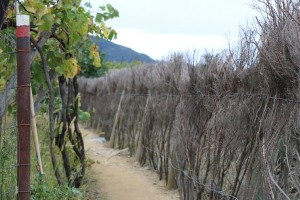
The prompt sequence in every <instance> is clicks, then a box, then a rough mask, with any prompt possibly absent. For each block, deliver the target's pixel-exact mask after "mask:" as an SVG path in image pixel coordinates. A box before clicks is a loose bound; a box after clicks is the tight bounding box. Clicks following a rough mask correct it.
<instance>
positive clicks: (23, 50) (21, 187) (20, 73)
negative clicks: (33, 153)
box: [17, 14, 31, 200]
mask: <svg viewBox="0 0 300 200" xmlns="http://www.w3.org/2000/svg"><path fill="white" fill-rule="evenodd" d="M29 55H30V30H29V16H28V15H19V14H17V85H18V88H17V104H18V106H17V111H18V114H17V115H18V116H17V118H18V199H19V200H29V199H30V122H31V116H30V61H29V60H30V59H29Z"/></svg>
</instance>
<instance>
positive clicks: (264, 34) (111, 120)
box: [79, 1, 300, 200]
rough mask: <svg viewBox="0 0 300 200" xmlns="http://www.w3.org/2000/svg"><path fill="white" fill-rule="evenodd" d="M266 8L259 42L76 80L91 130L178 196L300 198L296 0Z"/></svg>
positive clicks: (249, 39)
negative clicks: (193, 58)
mask: <svg viewBox="0 0 300 200" xmlns="http://www.w3.org/2000/svg"><path fill="white" fill-rule="evenodd" d="M262 2H263V1H262ZM265 2H267V3H265V5H266V13H267V15H269V17H268V18H265V19H264V20H261V21H258V24H259V25H260V26H259V27H258V30H256V31H257V32H258V35H259V38H260V40H258V41H259V42H257V41H256V40H255V39H254V38H255V36H253V35H251V34H253V32H251V31H246V32H245V35H244V36H243V38H242V40H241V43H240V46H239V48H237V50H236V51H235V52H233V51H226V52H223V53H220V54H217V55H209V54H207V55H205V56H204V58H205V60H204V62H201V63H199V64H195V63H194V62H188V61H186V59H184V56H182V55H181V54H177V55H174V56H172V57H170V59H169V60H168V61H163V62H160V63H157V64H155V65H148V66H140V67H135V68H129V69H121V70H118V71H112V72H110V73H109V74H108V75H107V76H106V77H102V78H97V79H85V78H81V79H80V80H79V86H80V89H79V90H80V93H81V96H82V100H81V101H82V102H81V103H82V107H83V109H85V110H86V111H89V112H91V113H92V120H91V126H93V127H94V128H96V129H100V130H101V131H104V132H105V133H106V137H107V139H109V138H110V146H111V147H114V148H120V149H123V148H126V147H128V148H129V150H130V152H132V153H134V154H135V156H136V158H137V160H138V161H139V162H140V164H141V165H144V164H149V165H151V166H152V167H153V168H154V169H155V170H156V171H157V173H158V175H159V177H160V178H161V179H165V180H166V184H167V186H168V187H169V188H174V187H178V190H179V192H180V196H181V199H188V200H190V199H297V198H300V170H299V169H300V138H299V136H300V114H299V113H300V107H299V103H300V99H299V98H300V96H299V89H300V88H299V83H300V78H299V67H300V61H299V58H298V57H297V56H296V55H299V53H300V45H298V44H299V41H300V40H299V39H300V38H299V36H298V34H296V32H299V31H298V29H299V26H300V24H298V21H296V20H295V18H294V17H293V16H298V15H295V13H296V11H295V10H293V9H296V7H293V6H291V5H290V4H287V3H288V2H290V3H291V2H292V1H286V4H284V5H283V4H281V3H282V2H283V1H274V2H275V5H274V4H268V2H271V1H265ZM273 5H274V7H272V6H273ZM287 5H289V6H290V7H287ZM280 6H281V7H280ZM267 11H268V12H267ZM299 21H300V20H299ZM247 34H248V35H247ZM250 59H251V60H250Z"/></svg>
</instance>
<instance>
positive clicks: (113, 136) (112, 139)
mask: <svg viewBox="0 0 300 200" xmlns="http://www.w3.org/2000/svg"><path fill="white" fill-rule="evenodd" d="M124 93H125V91H124V90H123V92H122V95H121V98H120V102H119V105H118V109H117V112H116V115H115V119H114V124H113V128H112V131H111V136H110V139H109V147H110V148H114V147H115V141H116V137H117V136H116V126H117V125H118V122H119V118H120V112H121V104H122V101H123V98H124Z"/></svg>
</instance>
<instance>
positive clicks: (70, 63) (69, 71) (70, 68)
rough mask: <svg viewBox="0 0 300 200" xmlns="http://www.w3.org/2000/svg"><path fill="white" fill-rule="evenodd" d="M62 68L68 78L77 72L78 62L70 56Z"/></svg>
mask: <svg viewBox="0 0 300 200" xmlns="http://www.w3.org/2000/svg"><path fill="white" fill-rule="evenodd" d="M64 70H65V73H66V76H67V77H68V78H74V76H76V75H77V73H78V62H77V60H76V59H75V58H70V59H68V60H65V62H64Z"/></svg>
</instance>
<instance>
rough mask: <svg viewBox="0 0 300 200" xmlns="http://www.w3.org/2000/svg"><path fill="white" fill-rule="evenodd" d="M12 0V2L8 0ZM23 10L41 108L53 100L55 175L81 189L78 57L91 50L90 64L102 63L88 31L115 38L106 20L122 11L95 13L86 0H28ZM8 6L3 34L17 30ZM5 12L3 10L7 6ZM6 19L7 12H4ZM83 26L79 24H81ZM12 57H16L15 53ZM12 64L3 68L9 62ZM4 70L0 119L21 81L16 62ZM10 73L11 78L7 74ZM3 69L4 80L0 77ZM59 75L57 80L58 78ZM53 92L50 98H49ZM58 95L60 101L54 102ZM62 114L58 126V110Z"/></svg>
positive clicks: (0, 64)
mask: <svg viewBox="0 0 300 200" xmlns="http://www.w3.org/2000/svg"><path fill="white" fill-rule="evenodd" d="M3 2H8V1H3ZM19 3H20V12H21V13H22V14H28V15H30V19H31V21H30V22H31V29H30V30H31V42H32V49H31V54H30V57H31V60H30V62H31V72H32V76H33V77H34V78H33V79H32V83H31V85H32V87H33V88H34V91H35V93H36V94H37V95H36V104H35V105H36V107H37V108H39V104H40V103H41V102H42V101H45V100H46V101H47V102H49V111H48V112H49V120H50V131H49V132H50V152H51V157H52V164H53V168H54V170H55V176H56V178H57V181H58V183H59V184H64V183H65V182H67V183H68V185H70V186H75V187H79V186H80V184H81V181H82V177H83V175H84V172H85V152H84V144H83V139H82V135H81V132H80V130H79V128H78V111H79V99H80V97H79V93H78V85H77V78H76V76H77V75H78V74H79V73H80V69H81V67H80V66H79V64H78V63H79V62H78V60H79V58H80V55H81V53H82V51H86V50H84V49H83V47H84V48H86V49H88V50H89V59H90V60H89V61H90V62H91V63H89V67H100V63H101V62H100V56H99V52H98V47H97V46H96V45H95V44H93V43H92V42H91V40H90V37H89V34H94V35H97V37H104V38H106V39H113V38H114V37H115V36H116V32H115V30H113V29H112V28H110V27H107V26H106V25H105V21H107V20H109V19H111V18H114V17H118V15H119V13H118V11H117V10H115V9H114V8H113V7H112V6H111V5H109V4H108V5H106V6H101V7H100V10H101V12H99V13H97V14H96V16H93V15H92V14H91V12H89V11H88V10H87V8H86V7H83V6H81V5H80V3H81V0H64V1H62V0H24V1H22V2H19ZM1 6H2V7H3V8H5V9H6V8H7V12H6V19H5V21H4V24H5V25H6V26H2V29H1V32H0V34H11V33H13V31H14V29H15V16H14V15H15V14H14V12H13V10H14V8H13V6H9V5H8V4H2V5H1ZM87 6H90V5H87ZM3 10H4V9H3ZM0 17H1V18H0V20H1V21H0V22H1V25H2V21H3V20H4V13H2V15H0ZM78 26H80V28H78ZM12 56H13V55H12ZM8 64H9V65H10V66H11V67H9V68H8V67H4V66H5V65H8ZM0 68H2V69H5V70H6V71H5V74H6V77H5V78H6V79H8V78H9V80H6V81H7V83H5V88H4V89H3V90H2V91H1V93H0V103H1V106H0V111H1V112H0V117H2V116H3V115H4V114H5V112H6V110H7V107H8V105H9V102H11V100H12V99H13V96H14V90H13V89H11V88H15V85H16V72H15V63H8V62H7V61H6V62H5V61H2V62H0ZM7 74H9V77H8V75H7ZM1 76H2V75H1V72H0V80H1V78H3V76H2V77H1ZM56 78H58V84H57V82H55V81H54V80H55V79H56ZM47 94H48V97H47ZM55 96H57V97H59V99H60V100H59V103H57V102H55V99H57V98H56V97H55ZM55 110H56V111H57V113H56V114H59V116H60V118H59V122H58V126H57V127H56V128H55V124H54V123H55V122H54V114H55V113H54V111H55ZM57 152H59V154H61V156H62V160H63V167H64V171H65V177H66V178H63V176H62V174H61V172H60V167H59V166H58V163H57Z"/></svg>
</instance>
